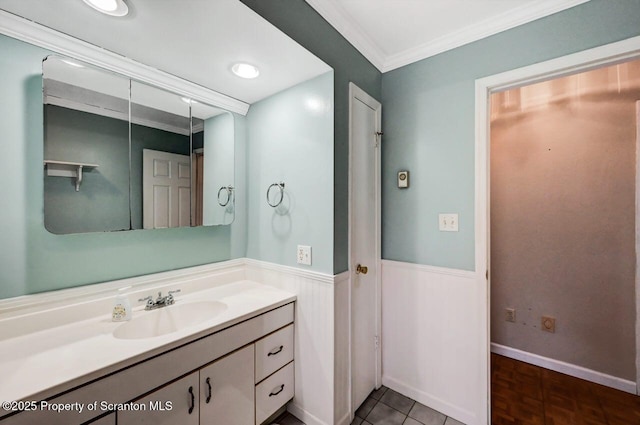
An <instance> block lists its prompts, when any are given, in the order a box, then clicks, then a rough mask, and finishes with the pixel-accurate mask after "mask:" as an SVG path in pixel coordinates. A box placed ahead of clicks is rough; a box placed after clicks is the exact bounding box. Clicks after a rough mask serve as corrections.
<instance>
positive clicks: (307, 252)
mask: <svg viewBox="0 0 640 425" xmlns="http://www.w3.org/2000/svg"><path fill="white" fill-rule="evenodd" d="M296 258H297V261H298V264H303V265H305V266H310V265H311V247H310V246H308V245H298V251H297V255H296Z"/></svg>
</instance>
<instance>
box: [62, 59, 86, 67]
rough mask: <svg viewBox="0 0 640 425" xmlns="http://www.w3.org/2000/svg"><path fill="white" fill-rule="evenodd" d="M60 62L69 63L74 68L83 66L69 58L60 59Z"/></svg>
mask: <svg viewBox="0 0 640 425" xmlns="http://www.w3.org/2000/svg"><path fill="white" fill-rule="evenodd" d="M60 60H61V61H62V62H64V63H66V64H67V65H71V66H73V67H76V68H84V65H80V64H79V63H78V62H74V61H72V60H69V59H60Z"/></svg>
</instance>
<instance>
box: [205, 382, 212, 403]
mask: <svg viewBox="0 0 640 425" xmlns="http://www.w3.org/2000/svg"><path fill="white" fill-rule="evenodd" d="M205 382H206V383H207V388H208V390H209V393H208V394H207V399H206V402H207V404H209V402H210V401H211V378H207V380H206V381H205Z"/></svg>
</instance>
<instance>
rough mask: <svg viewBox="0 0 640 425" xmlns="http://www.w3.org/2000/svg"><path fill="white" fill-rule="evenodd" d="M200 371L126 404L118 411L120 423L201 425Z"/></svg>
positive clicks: (138, 424)
mask: <svg viewBox="0 0 640 425" xmlns="http://www.w3.org/2000/svg"><path fill="white" fill-rule="evenodd" d="M198 384H199V379H198V372H193V373H191V374H190V375H187V376H185V377H184V378H181V379H178V380H177V381H175V382H173V383H171V384H168V385H166V386H164V387H162V388H160V389H158V390H156V391H154V392H152V393H151V394H149V395H147V396H145V397H142V398H139V399H137V400H134V401H133V402H131V403H127V404H125V406H130V407H129V409H131V410H126V409H125V410H119V411H118V425H175V424H180V425H198V423H199V412H198V398H199V394H198V393H199V391H198V390H199V385H198Z"/></svg>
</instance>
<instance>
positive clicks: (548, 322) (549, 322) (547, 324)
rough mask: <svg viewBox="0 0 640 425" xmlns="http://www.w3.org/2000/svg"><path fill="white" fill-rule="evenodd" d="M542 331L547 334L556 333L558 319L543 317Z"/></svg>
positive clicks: (541, 322)
mask: <svg viewBox="0 0 640 425" xmlns="http://www.w3.org/2000/svg"><path fill="white" fill-rule="evenodd" d="M540 324H541V326H540V329H542V330H543V331H545V332H551V333H555V332H556V319H555V317H549V316H542V320H541V321H540Z"/></svg>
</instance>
